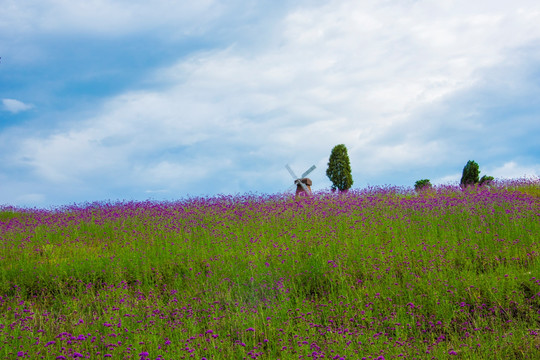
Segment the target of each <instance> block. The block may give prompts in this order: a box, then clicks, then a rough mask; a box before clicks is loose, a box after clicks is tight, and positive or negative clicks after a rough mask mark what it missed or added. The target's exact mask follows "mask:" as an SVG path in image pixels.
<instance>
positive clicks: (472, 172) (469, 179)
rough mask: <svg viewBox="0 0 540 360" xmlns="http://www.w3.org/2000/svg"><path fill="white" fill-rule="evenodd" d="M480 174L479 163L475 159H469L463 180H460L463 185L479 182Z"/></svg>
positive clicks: (464, 169) (462, 176)
mask: <svg viewBox="0 0 540 360" xmlns="http://www.w3.org/2000/svg"><path fill="white" fill-rule="evenodd" d="M479 175H480V170H479V167H478V164H477V163H476V162H475V161H474V160H469V161H467V164H466V165H465V167H464V168H463V174H462V175H461V181H460V182H459V184H460V185H461V187H467V186H470V185H474V184H478V181H479V179H478V177H479Z"/></svg>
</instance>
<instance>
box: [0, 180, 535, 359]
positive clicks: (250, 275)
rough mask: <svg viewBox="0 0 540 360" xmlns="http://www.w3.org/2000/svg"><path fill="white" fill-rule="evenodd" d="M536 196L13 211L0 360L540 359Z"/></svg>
mask: <svg viewBox="0 0 540 360" xmlns="http://www.w3.org/2000/svg"><path fill="white" fill-rule="evenodd" d="M538 189H539V181H538V180H518V181H512V182H499V183H495V184H494V185H493V186H491V187H489V188H488V187H484V188H470V189H465V190H462V189H459V188H457V187H452V186H440V187H435V188H433V189H432V190H429V191H426V192H421V193H419V194H416V193H414V192H412V191H411V190H409V189H401V188H392V187H386V188H369V189H364V190H356V191H349V192H348V193H347V194H341V195H336V194H332V193H318V194H316V196H314V197H313V198H302V199H298V200H296V199H294V198H291V197H288V196H282V195H276V196H263V195H253V194H248V195H244V196H234V197H232V196H218V197H208V198H188V199H184V200H181V201H178V202H153V201H147V202H119V203H92V204H84V205H79V206H69V207H64V208H59V209H55V210H39V209H15V208H9V207H4V208H3V209H1V211H0V261H1V263H2V267H1V269H0V295H1V296H0V310H1V312H0V314H1V315H0V316H1V317H0V358H4V359H16V358H28V359H68V358H77V357H79V358H88V359H102V358H104V359H105V358H113V359H192V358H193V359H203V358H206V359H255V358H258V359H308V358H309V359H323V358H325V359H363V358H365V359H394V358H395V359H397V358H408V359H413V358H416V359H431V358H435V359H443V358H444V359H445V358H448V357H455V358H459V359H485V358H499V359H509V358H510V359H531V358H538V357H539V356H540V350H539V349H540V261H539V258H538V256H539V253H540V249H539V240H540V239H539V234H540V221H539V220H540V196H539V191H538Z"/></svg>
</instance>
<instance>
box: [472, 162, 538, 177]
mask: <svg viewBox="0 0 540 360" xmlns="http://www.w3.org/2000/svg"><path fill="white" fill-rule="evenodd" d="M481 175H490V176H493V177H495V178H497V179H521V178H525V177H526V178H528V177H537V178H538V177H540V164H536V165H533V166H522V165H519V164H517V163H516V162H515V161H509V162H507V163H504V164H503V165H502V166H500V167H496V168H493V169H491V170H489V171H486V172H485V174H483V173H482V174H481Z"/></svg>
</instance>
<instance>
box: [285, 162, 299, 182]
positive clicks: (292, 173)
mask: <svg viewBox="0 0 540 360" xmlns="http://www.w3.org/2000/svg"><path fill="white" fill-rule="evenodd" d="M285 167H286V168H287V170H289V174H291V176H292V177H293V179H295V180H296V179H298V176H296V174H295V173H294V171H292V169H291V167H290V166H289V164H287V165H285Z"/></svg>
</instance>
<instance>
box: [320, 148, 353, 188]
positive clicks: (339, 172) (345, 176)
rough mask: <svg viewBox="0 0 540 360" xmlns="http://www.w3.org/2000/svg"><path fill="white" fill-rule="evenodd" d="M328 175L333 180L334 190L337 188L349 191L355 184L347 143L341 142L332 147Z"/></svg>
mask: <svg viewBox="0 0 540 360" xmlns="http://www.w3.org/2000/svg"><path fill="white" fill-rule="evenodd" d="M326 176H328V178H329V179H330V181H332V191H335V190H336V189H339V191H347V190H349V189H350V188H351V186H352V184H353V179H352V175H351V163H350V161H349V155H348V154H347V148H346V147H345V145H343V144H339V145H336V146H334V148H333V149H332V153H331V154H330V159H329V160H328V169H326Z"/></svg>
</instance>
